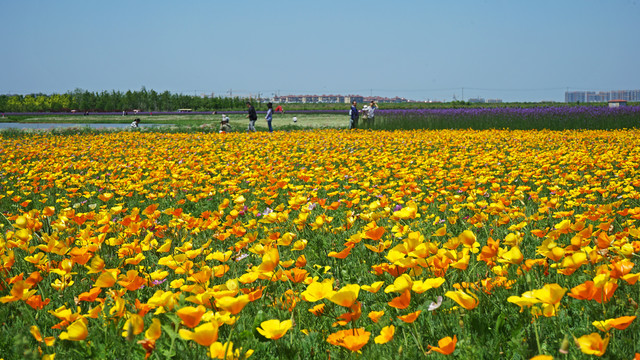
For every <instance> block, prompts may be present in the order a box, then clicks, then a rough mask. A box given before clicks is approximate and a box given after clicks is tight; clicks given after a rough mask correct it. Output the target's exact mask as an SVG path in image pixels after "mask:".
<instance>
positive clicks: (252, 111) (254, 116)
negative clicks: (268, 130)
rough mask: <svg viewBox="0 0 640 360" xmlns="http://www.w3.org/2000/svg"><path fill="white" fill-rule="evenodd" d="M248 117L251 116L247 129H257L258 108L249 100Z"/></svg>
mask: <svg viewBox="0 0 640 360" xmlns="http://www.w3.org/2000/svg"><path fill="white" fill-rule="evenodd" d="M247 108H248V109H247V113H248V114H247V117H248V118H249V128H248V129H247V131H253V132H255V131H256V120H258V114H256V109H255V108H254V107H253V105H251V103H250V102H249V101H247Z"/></svg>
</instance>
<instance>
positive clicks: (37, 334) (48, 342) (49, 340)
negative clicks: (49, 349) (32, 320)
mask: <svg viewBox="0 0 640 360" xmlns="http://www.w3.org/2000/svg"><path fill="white" fill-rule="evenodd" d="M29 331H30V332H31V335H33V338H34V339H36V341H37V342H44V343H45V345H47V346H53V344H54V343H55V342H56V338H54V337H53V336H48V337H46V338H43V337H42V334H41V333H40V329H38V327H37V326H35V325H33V326H31V328H30V329H29Z"/></svg>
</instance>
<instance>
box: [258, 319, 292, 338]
mask: <svg viewBox="0 0 640 360" xmlns="http://www.w3.org/2000/svg"><path fill="white" fill-rule="evenodd" d="M292 326H293V323H292V321H291V320H285V321H282V322H281V321H280V320H277V319H274V320H267V321H263V322H262V323H261V324H260V327H259V328H257V329H256V330H258V332H259V333H260V334H262V336H264V337H266V338H267V339H271V340H278V339H280V338H281V337H283V336H284V334H286V333H287V331H289V329H291V327H292Z"/></svg>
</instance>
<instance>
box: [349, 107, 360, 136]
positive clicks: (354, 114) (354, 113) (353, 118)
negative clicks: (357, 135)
mask: <svg viewBox="0 0 640 360" xmlns="http://www.w3.org/2000/svg"><path fill="white" fill-rule="evenodd" d="M356 104H357V103H356V101H355V100H353V102H351V110H349V116H350V119H349V129H351V130H353V129H357V128H358V117H359V115H360V114H359V113H358V108H357V107H356Z"/></svg>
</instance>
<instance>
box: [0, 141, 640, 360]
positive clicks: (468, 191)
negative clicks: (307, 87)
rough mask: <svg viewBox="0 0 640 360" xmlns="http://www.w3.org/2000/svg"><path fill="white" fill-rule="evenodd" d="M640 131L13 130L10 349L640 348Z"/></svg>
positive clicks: (517, 354) (0, 243)
mask: <svg viewBox="0 0 640 360" xmlns="http://www.w3.org/2000/svg"><path fill="white" fill-rule="evenodd" d="M639 137H640V132H639V131H638V130H611V131H604V130H582V131H579V130H571V131H546V130H543V131H533V130H511V131H509V130H482V131H480V130H439V131H426V130H412V131H351V132H347V131H344V130H318V131H294V132H274V133H272V134H268V133H253V134H245V133H230V134H217V133H213V134H211V133H210V134H203V133H171V134H169V133H161V132H109V133H104V134H83V135H69V136H62V135H54V134H50V133H36V134H30V135H29V136H23V137H20V136H15V137H12V138H8V137H2V136H1V135H0V211H1V213H2V216H0V231H1V232H0V329H1V334H0V358H4V359H14V358H16V359H18V358H19V359H23V358H26V359H30V358H32V359H53V358H57V359H76V358H77V359H85V358H97V359H102V358H114V359H144V358H151V359H164V358H169V357H173V358H181V359H201V358H208V357H210V358H214V359H232V358H246V357H249V358H251V359H280V358H290V359H302V358H310V359H312V358H319V359H327V358H331V359H342V358H362V359H378V358H379V359H415V358H421V357H429V358H447V357H453V358H465V359H473V358H491V359H493V358H508V359H512V358H516V359H530V358H534V357H535V358H537V359H551V358H558V359H564V358H571V359H574V358H590V357H592V356H593V355H595V356H603V358H612V359H632V358H634V357H635V358H640V354H639V353H640V335H639V334H640V323H639V321H638V320H637V319H636V316H637V315H638V302H640V284H639V283H638V278H639V277H640V269H639V268H638V267H636V265H637V264H638V259H639V257H638V254H639V253H640V229H639V228H638V219H640V193H639V192H638V190H639V188H640V169H639V166H640V148H639V147H638V146H637V139H638V138H639Z"/></svg>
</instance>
